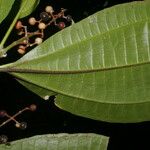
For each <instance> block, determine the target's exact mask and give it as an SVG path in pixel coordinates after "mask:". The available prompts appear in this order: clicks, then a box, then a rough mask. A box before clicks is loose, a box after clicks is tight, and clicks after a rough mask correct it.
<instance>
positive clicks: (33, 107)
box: [29, 104, 37, 111]
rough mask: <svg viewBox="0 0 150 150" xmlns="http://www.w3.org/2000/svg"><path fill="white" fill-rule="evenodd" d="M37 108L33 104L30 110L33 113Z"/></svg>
mask: <svg viewBox="0 0 150 150" xmlns="http://www.w3.org/2000/svg"><path fill="white" fill-rule="evenodd" d="M36 108H37V106H36V105H35V104H32V105H30V106H29V109H30V110H31V111H35V110H36Z"/></svg>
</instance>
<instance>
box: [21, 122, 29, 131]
mask: <svg viewBox="0 0 150 150" xmlns="http://www.w3.org/2000/svg"><path fill="white" fill-rule="evenodd" d="M19 128H20V129H22V130H25V129H26V128H27V123H26V122H21V123H20V127H19Z"/></svg>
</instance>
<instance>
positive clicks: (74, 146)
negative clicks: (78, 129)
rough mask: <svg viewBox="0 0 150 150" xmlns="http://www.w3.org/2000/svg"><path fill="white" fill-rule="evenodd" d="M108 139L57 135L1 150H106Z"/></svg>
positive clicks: (95, 136)
mask: <svg viewBox="0 0 150 150" xmlns="http://www.w3.org/2000/svg"><path fill="white" fill-rule="evenodd" d="M107 144H108V138H107V137H105V136H100V135H96V134H56V135H42V136H35V137H31V138H27V139H23V140H19V141H14V142H12V143H11V145H10V146H7V145H4V144H3V145H0V150H6V149H9V150H33V149H36V150H87V149H88V150H106V149H107Z"/></svg>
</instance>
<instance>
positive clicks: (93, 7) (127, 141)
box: [0, 0, 150, 150]
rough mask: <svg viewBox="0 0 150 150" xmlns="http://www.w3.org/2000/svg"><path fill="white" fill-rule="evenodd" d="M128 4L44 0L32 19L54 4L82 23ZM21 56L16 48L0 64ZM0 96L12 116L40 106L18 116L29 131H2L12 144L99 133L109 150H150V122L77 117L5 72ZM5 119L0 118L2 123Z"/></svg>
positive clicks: (0, 78) (0, 102)
mask: <svg viewBox="0 0 150 150" xmlns="http://www.w3.org/2000/svg"><path fill="white" fill-rule="evenodd" d="M125 2H130V1H129V0H128V1H127V0H120V1H116V0H115V1H113V0H112V1H110V0H51V1H43V0H41V2H40V5H39V6H38V7H37V9H36V10H35V11H34V13H33V14H32V15H31V16H35V17H38V16H39V13H40V12H42V11H44V9H45V6H46V5H52V6H53V7H54V9H55V10H56V11H58V10H60V8H66V9H68V12H67V13H68V14H70V15H71V16H72V17H73V19H74V21H75V22H78V21H80V20H82V19H83V18H85V17H87V16H89V15H91V14H93V13H95V12H97V11H99V10H102V9H104V8H106V7H110V6H113V5H116V4H120V3H125ZM14 14H15V12H13V13H12V12H11V13H10V14H9V17H8V18H7V19H6V20H5V21H4V22H3V23H2V25H1V26H0V27H1V28H0V32H1V36H0V38H1V39H2V37H3V36H2V35H4V34H3V33H5V31H6V30H7V27H8V26H9V23H10V22H11V18H12V15H14ZM28 18H29V17H28ZM28 18H25V19H23V22H24V23H27V19H28ZM4 26H5V27H4ZM2 27H3V28H2ZM56 31H58V29H56V28H54V27H52V28H51V29H48V30H47V31H46V33H47V34H46V37H48V36H50V35H52V34H53V33H54V32H56ZM16 37H17V35H16V31H15V30H14V31H13V32H12V34H11V36H10V38H9V40H8V41H7V44H9V43H11V42H12V41H14V39H16ZM19 57H20V56H19V55H18V54H17V53H16V48H15V49H12V50H11V51H10V52H9V53H8V57H7V58H5V59H0V64H4V63H8V62H12V61H14V60H16V59H18V58H19ZM0 95H1V96H0V109H4V110H6V111H7V112H8V113H9V114H14V113H16V112H17V111H19V110H20V109H22V108H24V107H26V106H28V105H30V104H32V103H34V104H36V105H37V107H38V109H37V111H36V112H33V113H32V112H25V113H23V114H22V115H20V116H19V117H17V119H18V120H19V121H26V122H27V123H28V128H27V129H26V130H20V129H17V128H16V127H15V126H14V123H13V122H11V123H9V124H7V125H5V126H4V127H2V128H0V135H2V134H5V135H7V136H8V138H9V141H12V140H16V139H21V138H26V137H30V136H33V135H40V134H49V133H52V134H53V133H97V134H102V135H106V136H109V137H110V141H109V145H108V150H124V149H126V150H150V144H149V143H150V140H149V138H148V137H149V135H150V122H143V123H130V124H119V123H107V122H101V121H95V120H91V119H87V118H83V117H79V116H75V115H73V114H70V113H68V112H65V111H63V110H60V109H59V108H57V107H56V106H55V105H54V97H51V98H50V99H49V100H48V101H44V100H42V99H41V98H39V97H38V96H37V95H35V94H34V93H32V92H30V91H29V90H27V89H26V88H25V87H23V86H22V85H20V84H19V83H18V82H17V81H16V80H15V79H14V77H12V76H10V75H8V74H5V73H0ZM3 120H4V119H0V122H2V121H3Z"/></svg>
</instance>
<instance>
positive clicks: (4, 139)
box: [0, 135, 8, 144]
mask: <svg viewBox="0 0 150 150" xmlns="http://www.w3.org/2000/svg"><path fill="white" fill-rule="evenodd" d="M7 141H8V137H7V136H6V135H0V144H4V143H7Z"/></svg>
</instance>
